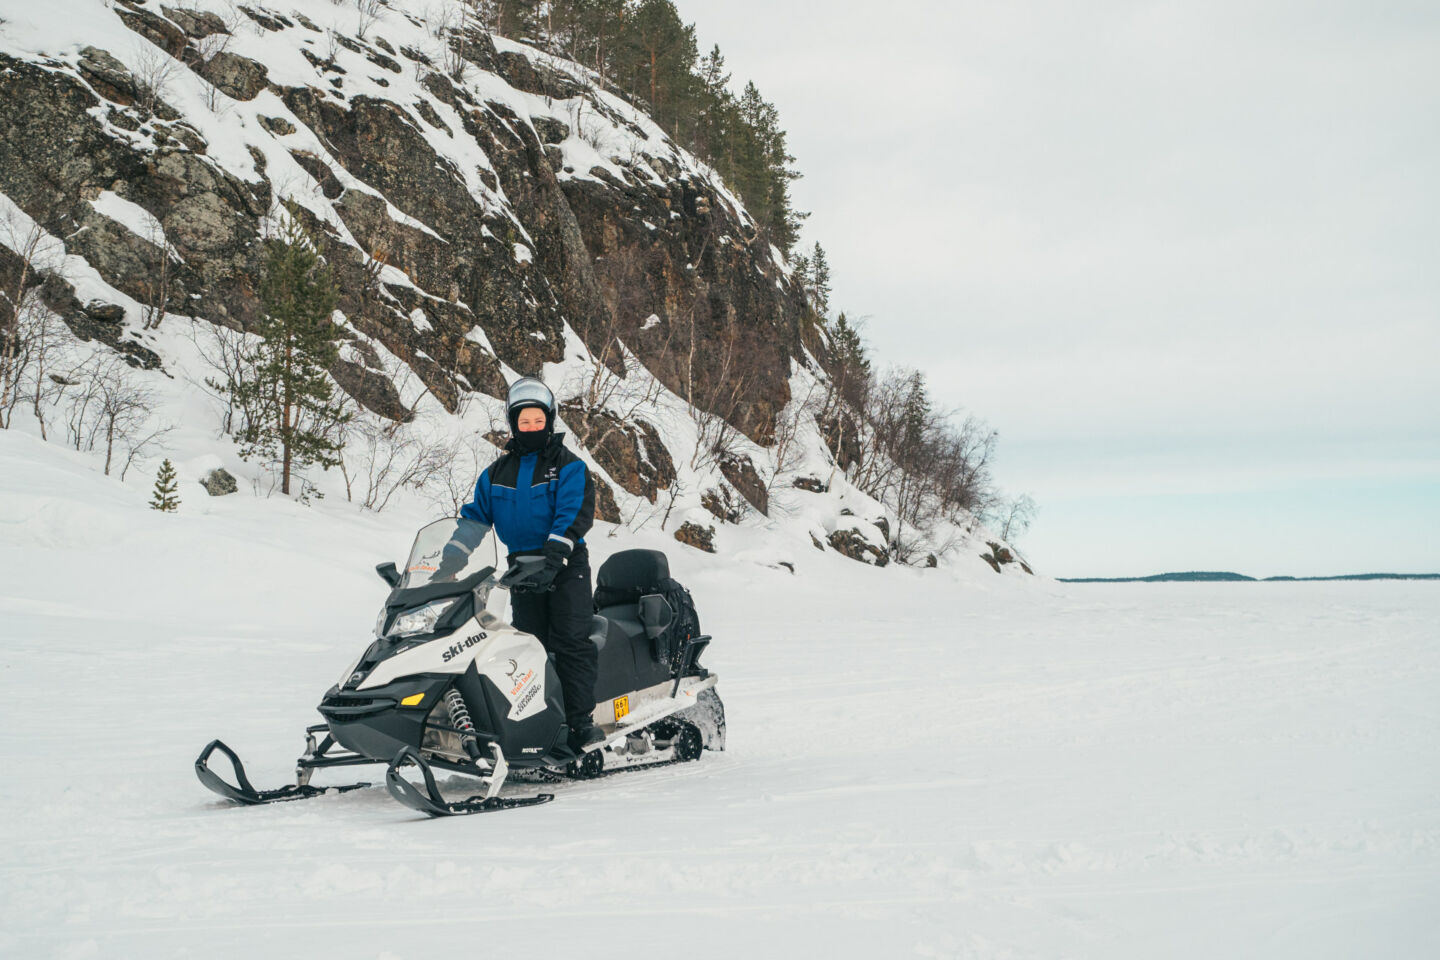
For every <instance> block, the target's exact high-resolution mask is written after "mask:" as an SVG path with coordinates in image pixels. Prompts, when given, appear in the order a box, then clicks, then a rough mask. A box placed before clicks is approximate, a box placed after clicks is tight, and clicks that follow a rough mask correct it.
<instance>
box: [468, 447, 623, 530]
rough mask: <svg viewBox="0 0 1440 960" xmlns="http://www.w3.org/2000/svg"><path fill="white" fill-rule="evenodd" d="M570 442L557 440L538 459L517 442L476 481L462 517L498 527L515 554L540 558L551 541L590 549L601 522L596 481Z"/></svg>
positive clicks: (538, 454)
mask: <svg viewBox="0 0 1440 960" xmlns="http://www.w3.org/2000/svg"><path fill="white" fill-rule="evenodd" d="M564 438H565V435H564V434H563V433H557V434H555V435H554V436H552V437H551V438H550V441H549V442H548V443H546V444H545V446H544V447H542V448H541V449H540V451H539V452H538V453H523V452H522V451H521V450H520V449H519V447H518V446H517V445H516V443H515V441H514V440H513V439H512V440H511V441H510V443H508V444H507V445H506V446H505V451H506V452H505V453H504V454H502V455H501V457H500V459H499V460H496V461H495V462H494V463H492V464H491V465H490V466H489V467H487V468H486V469H485V472H484V473H482V474H480V479H479V480H477V481H475V496H474V498H473V499H472V500H471V502H470V503H467V504H465V506H463V507H461V508H460V516H462V517H467V518H469V519H471V520H478V521H479V522H481V523H486V524H490V525H492V526H493V527H494V528H495V535H496V536H497V537H499V538H500V542H501V543H503V544H505V547H506V549H508V550H509V551H510V552H511V553H512V554H513V553H539V552H540V551H541V550H543V549H545V544H546V543H547V542H548V541H550V540H559V541H561V542H563V543H565V544H566V545H567V546H569V547H570V548H572V549H573V548H574V547H575V546H576V544H581V543H584V542H585V534H586V533H587V532H589V530H590V527H591V525H593V524H594V522H595V481H594V480H593V479H592V478H591V477H590V471H589V470H588V469H587V468H586V467H585V461H583V460H581V459H580V458H579V457H577V456H575V454H573V453H571V452H570V451H569V450H566V449H565V444H564Z"/></svg>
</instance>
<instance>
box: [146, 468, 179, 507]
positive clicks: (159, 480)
mask: <svg viewBox="0 0 1440 960" xmlns="http://www.w3.org/2000/svg"><path fill="white" fill-rule="evenodd" d="M150 508H151V509H152V510H162V511H164V512H165V513H174V512H175V511H176V510H178V509H179V508H180V496H179V487H178V486H177V485H176V482H175V467H174V465H173V464H171V462H170V461H169V460H168V459H167V460H165V461H163V462H162V463H161V464H160V470H159V472H158V473H156V474H155V495H154V497H152V498H151V500H150Z"/></svg>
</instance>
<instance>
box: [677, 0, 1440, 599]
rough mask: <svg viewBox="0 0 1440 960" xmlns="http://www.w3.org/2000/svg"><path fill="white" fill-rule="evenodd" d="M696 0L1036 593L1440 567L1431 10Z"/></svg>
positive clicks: (1378, 5) (847, 284)
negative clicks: (994, 457)
mask: <svg viewBox="0 0 1440 960" xmlns="http://www.w3.org/2000/svg"><path fill="white" fill-rule="evenodd" d="M677 5H678V7H679V8H680V11H681V15H682V16H684V17H685V19H686V20H687V21H693V22H695V24H696V29H697V33H698V35H699V41H700V45H701V49H702V52H703V51H704V50H708V48H709V46H710V44H712V43H718V44H719V45H720V47H721V49H722V51H723V52H724V53H725V55H726V57H727V61H728V67H729V69H730V70H731V72H732V74H733V76H734V83H735V85H736V86H737V88H738V87H739V86H741V85H743V83H744V82H745V80H747V79H753V80H754V81H755V82H756V84H757V85H758V86H759V87H760V89H761V92H762V93H763V94H764V95H765V96H766V97H767V98H768V99H769V100H771V101H772V102H774V103H775V104H776V106H777V107H778V108H779V110H780V116H781V120H782V123H783V125H784V127H785V128H786V130H787V131H788V133H789V138H790V144H791V149H792V152H793V153H794V154H795V155H796V157H797V166H798V167H799V168H800V170H801V171H802V172H803V173H804V175H805V178H804V179H803V180H801V181H799V182H798V183H796V185H795V188H794V196H795V200H796V205H797V206H798V207H799V208H800V209H804V210H809V211H811V217H810V220H809V221H808V223H807V226H806V231H805V242H806V243H807V244H808V243H813V242H814V241H816V240H818V241H819V242H820V243H821V244H823V245H824V246H825V248H826V251H827V253H828V254H829V256H830V260H831V263H832V266H833V272H834V288H835V292H834V296H833V302H834V304H835V305H836V306H838V307H840V308H842V309H844V310H846V311H847V312H848V313H849V314H850V315H851V316H852V317H854V316H862V317H866V318H868V320H867V327H866V329H867V334H868V337H869V340H870V342H871V345H872V347H873V351H874V354H875V355H876V356H877V357H878V358H879V359H880V360H881V361H882V362H890V361H893V362H897V363H905V364H909V365H913V366H919V367H920V368H922V369H923V370H925V371H926V372H927V373H928V374H929V377H930V383H931V386H932V389H933V392H934V394H935V395H936V397H937V399H939V400H940V401H942V402H944V403H947V404H953V405H961V406H963V407H965V408H966V409H967V410H968V411H971V412H973V413H975V414H977V415H979V416H981V417H983V418H984V419H985V420H987V421H988V422H989V423H990V424H991V425H992V426H994V427H995V428H996V429H997V430H999V432H1000V437H1001V444H1000V449H999V459H998V465H997V477H998V479H999V481H1000V483H1001V485H1002V486H1003V487H1005V488H1006V489H1007V490H1009V491H1012V492H1028V493H1030V494H1031V495H1033V496H1034V497H1035V499H1036V500H1037V501H1038V503H1039V505H1040V514H1039V516H1038V518H1037V520H1036V522H1035V526H1034V528H1033V529H1032V531H1031V532H1030V533H1029V534H1028V535H1027V536H1026V537H1024V538H1022V540H1021V541H1020V543H1021V546H1022V548H1023V549H1024V550H1025V552H1026V553H1027V554H1028V555H1030V556H1031V557H1032V558H1033V559H1034V560H1035V562H1036V564H1037V565H1038V566H1039V567H1041V568H1042V569H1043V570H1044V571H1045V572H1048V573H1052V574H1055V575H1059V576H1080V575H1121V574H1146V573H1155V572H1161V571H1165V570H1181V569H1183V570H1191V569H1231V570H1238V571H1240V572H1244V573H1250V574H1252V575H1258V576H1263V575H1270V574H1281V573H1284V574H1297V575H1304V574H1323V573H1348V572H1359V571H1362V570H1363V571H1372V570H1398V571H1406V572H1422V571H1423V572H1437V571H1440V3H1435V2H1414V3H1384V2H1323V0H1311V2H1303V3H1302V2H1272V3H1263V2H1253V0H1252V2H1230V0H1207V2H1184V3H1156V2H1143V3H1120V2H1105V0H1092V2H1087V3H1083V4H1080V3H1062V2H1053V3H1032V2H1014V0H1011V2H1005V3H973V2H939V0H891V2H888V3H883V4H877V3H873V2H867V3H860V2H850V0H831V2H827V3H823V4H822V3H815V2H803V3H802V2H798V0H724V2H715V0H711V2H705V0H677Z"/></svg>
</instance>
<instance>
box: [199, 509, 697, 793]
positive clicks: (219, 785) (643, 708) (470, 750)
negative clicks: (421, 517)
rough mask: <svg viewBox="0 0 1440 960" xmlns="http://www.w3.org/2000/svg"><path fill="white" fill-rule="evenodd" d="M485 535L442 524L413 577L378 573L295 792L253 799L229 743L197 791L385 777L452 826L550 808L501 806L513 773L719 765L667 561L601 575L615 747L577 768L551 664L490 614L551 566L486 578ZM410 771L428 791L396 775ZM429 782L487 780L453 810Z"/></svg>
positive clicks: (463, 523) (680, 593)
mask: <svg viewBox="0 0 1440 960" xmlns="http://www.w3.org/2000/svg"><path fill="white" fill-rule="evenodd" d="M489 530H490V528H489V527H488V526H486V525H484V524H481V523H476V522H475V521H472V520H468V519H463V518H460V519H449V520H440V521H436V522H435V523H432V524H430V525H428V526H426V527H424V528H422V529H421V530H420V532H419V533H418V534H417V535H416V537H415V543H414V546H413V547H412V548H411V550H410V557H409V560H408V561H407V562H406V564H405V569H404V571H403V572H401V571H399V570H397V569H396V567H395V565H394V564H393V563H384V564H380V565H379V566H377V567H376V568H375V569H376V572H377V573H379V574H380V576H381V577H382V578H383V579H384V580H385V582H386V583H388V584H389V585H390V587H391V590H390V595H389V596H388V597H387V598H386V600H385V604H384V606H383V607H382V608H381V610H380V615H379V617H378V618H377V619H376V621H375V641H374V642H373V643H371V644H370V645H369V646H368V647H367V648H366V650H365V652H364V653H363V654H361V656H360V658H359V659H358V660H356V661H355V662H354V663H353V664H352V665H351V666H350V667H349V668H348V669H347V670H346V671H345V672H344V673H343V674H342V675H341V676H340V680H339V682H338V683H336V684H335V685H334V686H333V687H331V688H330V689H329V690H328V691H326V693H325V696H324V699H322V700H321V701H320V705H319V707H318V708H317V709H318V710H319V711H320V715H321V716H322V717H324V719H325V722H324V723H322V724H317V725H315V726H311V727H307V728H306V731H305V753H304V754H303V755H302V756H301V757H300V758H299V759H298V760H297V761H296V764H295V783H293V784H290V785H287V786H284V787H280V788H277V789H273V790H256V789H255V788H254V787H253V786H252V785H251V783H250V781H249V779H248V778H247V777H246V775H245V768H244V765H243V764H242V763H241V762H240V759H239V757H238V756H237V755H236V754H235V752H234V751H233V750H231V749H230V748H229V747H228V746H226V745H225V744H224V743H222V742H220V741H219V740H214V741H212V742H211V743H210V744H209V745H208V746H206V747H205V749H204V750H203V751H202V752H201V754H200V756H199V758H198V759H196V761H195V773H196V774H197V775H198V776H199V778H200V782H201V783H203V784H204V785H205V786H206V787H208V788H209V789H211V790H213V791H214V792H216V793H218V794H220V795H221V796H223V797H226V798H228V799H230V800H234V801H237V802H239V803H244V804H260V803H273V802H276V801H281V800H296V799H301V798H305V797H313V796H318V795H321V794H325V793H341V792H345V791H348V790H355V789H359V788H362V787H368V786H370V785H371V784H369V783H351V784H345V785H341V786H315V785H312V784H311V783H310V779H311V775H312V774H313V773H314V772H315V771H316V770H322V769H325V768H327V767H342V766H355V765H360V764H371V763H385V764H388V767H387V769H386V771H385V784H386V787H387V788H388V789H389V791H390V794H391V795H392V796H393V797H394V798H395V799H396V800H399V801H400V802H401V803H403V804H405V805H406V806H407V807H411V808H413V809H415V810H418V811H421V812H423V813H427V814H429V815H431V816H445V815H449V814H464V813H480V812H484V811H490V810H501V809H505V808H509V807H516V806H528V805H531V804H537V803H544V802H546V801H548V800H551V799H553V798H554V797H553V795H552V794H543V793H542V794H539V795H538V796H533V797H520V798H517V797H502V796H500V790H501V788H502V787H503V786H504V785H505V782H506V780H507V778H508V777H509V776H510V773H511V771H512V770H517V771H518V770H525V771H527V772H529V773H531V774H533V777H527V779H533V778H538V779H541V780H548V781H550V782H557V781H559V780H560V779H562V778H565V777H572V778H589V777H595V776H602V775H606V774H609V773H611V772H618V771H619V770H622V769H625V768H627V767H631V766H636V765H642V764H656V763H667V762H669V763H675V762H682V761H687V760H695V759H698V758H699V757H700V756H701V754H702V752H703V751H704V750H723V749H725V709H724V706H723V705H722V704H721V702H720V697H719V695H718V694H717V693H716V691H715V683H716V680H717V679H718V678H717V677H716V675H715V674H713V673H711V672H710V671H709V670H707V669H705V668H704V667H702V666H701V665H700V662H699V659H700V654H701V653H702V652H703V651H704V650H705V648H706V646H707V645H708V644H709V643H710V637H709V636H705V635H699V636H692V635H688V634H689V633H690V632H691V631H690V630H684V629H675V628H677V627H680V626H682V624H684V623H689V624H691V625H692V626H696V625H697V624H696V621H695V618H694V617H693V616H686V614H688V613H691V612H693V608H690V609H688V610H687V609H685V608H686V607H687V605H688V593H687V592H685V591H684V588H683V587H680V586H679V584H677V583H675V581H673V580H671V579H670V577H669V564H668V562H667V561H666V558H665V555H664V554H663V553H661V552H659V551H657V550H624V551H621V552H619V553H616V554H615V555H613V556H612V557H610V558H609V559H608V560H606V561H605V563H604V564H603V565H602V566H601V568H600V571H599V575H598V577H597V589H596V598H597V601H598V602H599V603H601V604H602V608H601V610H600V611H599V613H598V614H597V615H596V616H595V617H594V620H593V623H592V630H591V636H590V639H591V641H592V642H593V643H594V644H595V645H596V647H597V648H598V649H599V675H598V679H597V680H596V683H595V697H596V700H597V701H598V703H597V706H596V708H595V712H594V714H593V719H594V722H595V724H596V725H597V726H599V727H600V728H601V730H602V731H603V732H604V733H605V739H604V740H603V741H602V742H600V743H596V744H592V745H590V746H589V747H587V748H586V749H585V751H584V752H583V753H581V754H579V755H577V754H576V753H574V752H573V751H572V750H571V748H570V747H569V745H568V743H567V740H568V736H569V727H568V726H567V724H566V723H565V719H564V718H565V705H564V702H563V700H562V693H561V689H560V683H559V680H558V678H557V676H556V672H555V664H554V661H553V659H552V658H550V657H549V656H548V655H547V654H546V651H545V648H544V647H543V646H542V645H541V644H540V641H539V640H538V639H536V638H535V637H533V636H531V635H530V634H528V633H524V632H522V631H520V630H517V629H516V628H515V627H514V626H512V625H511V624H509V623H507V622H506V621H505V620H503V619H502V618H501V617H500V616H499V615H498V614H497V612H496V611H497V610H503V599H502V595H501V594H500V593H499V592H498V591H497V589H496V588H500V589H502V590H512V591H517V590H524V589H526V587H527V584H528V582H530V581H531V579H532V578H533V577H534V576H535V575H536V574H537V573H539V571H540V569H541V568H542V567H543V565H544V559H543V557H518V558H516V560H515V562H514V563H513V564H512V565H511V566H510V568H509V570H507V571H506V573H505V574H504V575H503V576H500V577H497V576H496V570H495V568H494V567H493V566H483V567H482V566H480V565H479V559H478V557H477V551H476V549H475V548H476V547H478V546H479V544H480V542H481V541H482V540H483V539H484V538H485V535H486V534H487V533H489ZM492 600H493V601H495V602H493V603H492ZM677 607H679V608H681V609H676V608H677ZM317 737H320V738H321V739H319V742H318V743H317ZM217 751H218V752H220V753H221V754H223V755H224V756H225V757H226V758H228V759H229V761H230V763H231V764H232V766H233V767H234V772H235V780H236V782H235V783H233V784H232V783H230V782H227V781H226V780H225V779H224V778H222V777H221V776H220V775H219V774H218V773H216V772H215V771H214V770H211V769H210V766H209V760H210V757H211V755H212V754H214V753H215V752H217ZM412 765H413V766H415V767H417V768H418V769H419V771H420V774H421V777H422V780H423V783H421V784H416V783H413V782H411V781H410V780H409V779H408V778H407V777H406V776H405V775H404V773H402V770H403V768H405V767H407V766H412ZM435 769H440V770H444V771H449V772H453V773H461V774H469V775H472V776H475V777H478V778H479V780H480V784H481V786H482V787H483V792H482V793H480V794H477V795H475V796H472V797H470V798H468V799H465V800H460V801H447V800H445V798H444V797H443V796H442V795H441V793H440V791H439V788H438V787H437V785H436V783H435V776H434V773H433V770H435Z"/></svg>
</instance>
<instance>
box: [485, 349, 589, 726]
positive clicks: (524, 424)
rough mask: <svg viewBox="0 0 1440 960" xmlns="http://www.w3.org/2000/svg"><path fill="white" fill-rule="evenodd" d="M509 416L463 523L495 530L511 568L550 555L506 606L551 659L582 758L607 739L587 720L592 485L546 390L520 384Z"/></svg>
mask: <svg viewBox="0 0 1440 960" xmlns="http://www.w3.org/2000/svg"><path fill="white" fill-rule="evenodd" d="M506 408H507V411H506V412H507V415H508V417H509V420H510V442H509V443H507V444H506V445H505V453H503V454H501V456H500V459H498V460H496V461H495V462H494V463H492V464H491V465H490V466H489V467H487V468H486V469H485V471H484V472H483V473H481V474H480V478H479V479H478V480H477V481H476V482H475V496H474V498H473V499H472V500H471V502H470V503H467V504H465V505H464V506H463V507H461V508H460V516H462V517H467V518H469V519H471V520H476V521H478V522H480V523H484V524H488V525H490V526H493V527H494V528H495V535H496V536H497V537H499V538H500V542H502V543H504V544H505V548H506V549H507V550H509V551H510V559H511V560H512V561H513V560H514V559H515V558H516V557H517V556H535V555H541V556H544V558H545V566H544V569H543V570H542V571H541V572H540V573H538V574H537V575H536V576H535V577H533V578H532V579H531V582H530V584H529V587H530V589H529V590H528V591H525V592H520V591H515V592H514V593H513V594H512V597H511V600H510V606H511V611H512V613H513V615H514V621H515V626H516V627H518V628H520V629H521V630H524V631H525V632H526V633H530V634H533V635H534V636H536V637H537V638H539V640H540V642H541V643H542V644H544V645H545V649H546V650H548V651H549V652H550V653H552V654H554V655H555V669H556V672H557V673H558V674H559V676H560V689H561V691H562V692H563V694H564V697H565V720H566V723H567V724H569V726H570V747H571V749H573V750H574V751H575V752H576V753H579V752H580V751H581V750H582V749H584V748H585V747H586V746H589V745H591V744H595V743H599V742H600V741H601V740H603V739H604V738H605V736H604V734H603V733H602V732H601V731H600V728H599V727H596V726H595V724H594V721H593V720H592V719H591V713H593V711H594V710H595V675H596V672H597V669H598V660H599V657H598V652H597V651H596V649H595V645H594V644H593V643H591V642H590V617H591V614H592V612H593V610H594V596H593V594H592V592H591V586H590V555H589V551H588V550H587V549H586V547H585V539H584V537H585V534H586V532H588V531H589V529H590V526H591V524H593V523H594V521H595V481H594V480H593V479H592V478H591V476H590V471H589V470H588V469H586V467H585V463H584V461H582V460H581V459H580V458H579V457H577V456H575V454H573V453H571V452H570V451H569V450H567V449H565V444H564V439H565V435H564V434H563V433H556V432H555V395H554V394H553V393H551V392H550V388H549V387H547V386H545V384H543V383H542V382H540V381H539V380H537V379H535V378H534V377H522V378H521V379H519V380H517V381H515V383H514V384H512V385H511V387H510V393H509V396H508V398H507V400H506Z"/></svg>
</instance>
